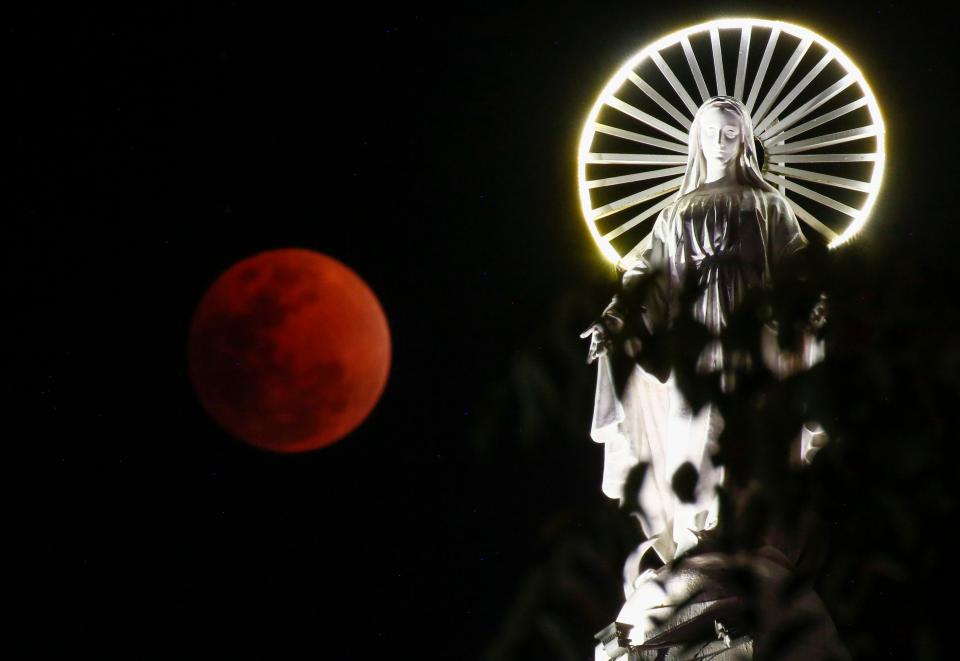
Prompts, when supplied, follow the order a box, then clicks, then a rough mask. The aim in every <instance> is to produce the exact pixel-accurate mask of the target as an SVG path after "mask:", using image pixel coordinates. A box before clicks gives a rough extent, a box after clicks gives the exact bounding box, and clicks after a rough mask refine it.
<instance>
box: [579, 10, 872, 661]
mask: <svg viewBox="0 0 960 661" xmlns="http://www.w3.org/2000/svg"><path fill="white" fill-rule="evenodd" d="M754 46H759V48H755V47H754ZM778 53H782V54H783V55H778ZM787 53H789V56H787V55H786V54H787ZM757 55H760V56H759V57H757ZM801 72H803V73H801ZM731 74H733V75H732V76H731ZM884 133H885V129H884V124H883V118H882V116H881V113H880V108H879V105H878V103H877V100H876V98H875V97H874V95H873V92H872V91H871V89H870V86H869V84H868V83H867V81H866V79H865V78H864V76H863V74H862V73H861V72H860V70H859V69H858V68H857V66H856V65H855V64H854V63H853V62H852V61H851V60H850V58H849V57H847V56H846V55H845V54H844V53H843V51H842V50H841V49H840V48H838V47H837V46H836V45H835V44H831V43H830V42H829V41H827V40H826V39H824V38H823V37H822V36H820V35H818V34H816V33H814V32H812V31H811V30H809V29H807V28H803V27H800V26H797V25H792V24H790V23H786V22H783V21H770V20H765V19H755V18H723V19H717V20H713V21H709V22H706V23H702V24H699V25H694V26H690V27H687V28H683V29H681V30H678V31H676V32H673V33H671V34H668V35H665V36H664V37H662V38H660V39H657V40H656V41H653V42H651V43H649V44H647V45H646V46H644V48H643V49H641V50H640V51H638V52H637V53H635V54H634V55H633V56H632V57H631V58H630V59H629V60H627V61H626V62H625V63H624V64H623V66H621V67H620V69H619V70H618V71H617V72H616V73H615V74H614V75H613V76H612V77H611V78H610V79H609V80H608V81H607V83H606V85H605V86H604V87H603V89H602V91H601V92H600V94H599V96H598V97H597V99H596V101H595V102H594V104H593V106H592V108H591V109H590V111H589V113H588V114H587V116H586V120H585V122H584V127H583V131H582V133H581V136H580V142H579V147H578V157H577V161H578V174H577V180H578V187H579V196H580V206H581V210H582V212H583V218H584V220H585V221H586V224H587V227H588V229H589V232H590V235H591V236H592V238H593V240H594V241H595V242H596V243H597V245H598V247H599V248H600V250H601V252H602V253H603V254H604V256H605V257H606V258H607V259H609V260H610V261H612V262H616V263H617V264H618V268H620V269H621V271H624V273H623V283H622V284H623V286H622V289H621V293H620V294H619V295H618V296H617V297H615V298H614V300H613V301H612V302H611V304H610V305H609V306H608V307H607V309H606V310H605V311H604V312H603V314H602V316H601V318H600V320H599V321H598V322H597V323H595V324H593V325H592V326H591V327H590V328H588V329H587V330H586V331H585V332H584V333H583V335H582V336H583V337H589V338H590V341H591V344H590V350H589V360H590V361H591V362H593V361H596V362H597V363H598V379H597V389H596V399H595V405H594V416H593V423H592V428H591V436H592V438H593V439H594V440H595V441H597V442H600V443H602V444H603V445H604V453H605V461H604V471H603V491H604V493H606V494H607V495H608V496H610V497H612V498H621V499H624V498H625V497H626V498H625V499H629V500H630V501H633V500H634V499H636V500H637V501H638V504H639V505H640V508H639V509H640V510H641V511H642V516H641V524H640V525H641V527H642V529H643V532H644V534H645V541H644V542H643V543H642V544H640V546H639V547H638V548H637V549H636V550H635V551H634V552H633V553H632V554H631V556H630V557H629V558H628V559H627V561H626V563H625V566H624V592H625V596H626V598H627V599H626V603H625V604H624V606H623V608H622V609H621V611H620V613H619V615H618V616H617V618H616V621H615V622H614V623H613V624H611V625H610V626H609V627H607V628H606V629H605V630H604V631H603V632H601V633H600V634H598V636H597V637H598V638H599V639H600V642H601V644H600V646H599V647H598V648H597V659H602V660H603V661H607V660H608V659H621V658H623V657H626V656H629V657H630V658H654V656H649V655H651V654H652V655H657V654H661V653H662V652H664V651H665V648H671V650H670V652H671V654H673V652H674V651H676V652H677V654H679V655H680V656H676V657H675V656H671V655H670V654H668V655H667V657H666V658H681V657H682V658H687V657H686V656H684V655H685V654H686V652H683V650H681V649H679V648H678V650H673V649H672V648H673V647H674V646H680V647H682V646H683V645H684V644H686V643H691V642H697V643H702V642H704V641H705V640H707V639H711V638H712V639H713V643H716V641H717V639H719V640H720V641H721V643H722V646H721V647H723V648H724V649H726V650H727V652H729V653H730V654H731V655H733V656H729V657H728V656H723V655H721V656H718V657H716V658H734V657H736V658H749V656H750V654H751V653H752V652H750V649H752V648H751V645H752V642H751V641H752V640H754V639H756V641H757V645H758V647H759V648H763V646H764V645H765V644H767V642H769V639H770V636H772V635H774V631H775V630H776V628H777V627H780V626H781V625H783V624H784V622H786V621H788V620H791V619H796V618H800V619H804V618H805V619H806V620H807V622H808V623H810V622H815V623H816V626H814V627H812V628H810V629H808V634H809V635H804V636H801V638H802V639H803V640H802V641H799V642H798V640H797V639H796V638H794V639H793V640H792V646H793V651H792V652H791V654H792V656H789V658H799V659H804V658H844V657H845V656H846V655H845V653H844V652H843V651H842V646H841V645H840V643H839V637H838V635H837V632H836V628H835V627H834V626H833V624H832V621H831V619H830V617H829V615H828V614H827V612H826V610H825V608H824V607H823V604H822V603H821V602H820V601H819V597H817V595H816V594H815V593H814V592H813V589H812V587H810V586H809V585H807V586H806V587H805V589H804V590H802V591H801V592H800V593H797V594H798V595H801V594H802V597H800V596H798V597H797V599H796V601H795V602H794V603H793V605H791V606H784V604H783V603H779V602H777V603H774V602H773V601H771V600H770V599H769V598H768V597H769V595H772V594H775V593H777V592H778V585H781V584H784V581H786V584H788V585H789V584H790V582H791V581H794V580H795V579H797V578H800V579H804V580H806V579H805V576H809V574H808V573H807V570H808V569H810V568H811V566H810V565H808V564H807V565H803V566H802V567H801V564H802V563H798V562H797V559H798V557H799V555H798V554H796V553H795V552H796V551H797V550H799V549H798V548H796V544H795V542H800V543H802V542H803V540H792V539H786V538H788V537H791V536H793V535H798V536H802V535H803V534H804V533H803V531H801V530H799V529H797V530H792V531H788V530H782V531H780V530H770V531H769V532H770V533H771V538H769V539H768V538H763V540H762V541H759V540H756V539H754V541H755V542H757V541H759V543H760V544H763V543H764V542H766V541H770V542H772V541H773V539H772V537H775V536H777V535H780V533H783V534H782V535H781V536H782V537H783V538H784V539H783V540H779V541H778V543H774V544H770V545H767V546H761V548H759V549H758V548H752V547H751V548H744V549H741V550H737V551H736V552H733V551H730V550H729V549H728V548H726V547H725V550H723V552H720V551H719V550H718V549H719V546H720V545H713V544H711V543H710V541H709V540H710V538H715V537H717V536H716V535H714V534H711V533H710V532H709V531H710V530H711V529H713V528H714V527H717V526H718V523H723V522H722V521H720V517H722V516H727V514H725V513H721V512H720V511H719V506H720V502H719V497H718V496H717V487H718V486H722V485H725V486H726V488H727V491H728V493H730V490H731V489H732V488H736V487H737V486H739V483H740V482H742V478H743V477H744V472H745V471H740V470H735V469H737V468H739V467H740V466H739V465H735V464H733V463H732V462H730V463H729V464H728V465H727V467H726V469H725V468H724V467H723V466H715V465H714V463H713V461H711V458H712V455H713V454H714V450H715V448H716V447H717V444H718V443H717V442H718V439H719V438H720V434H721V431H722V429H723V427H724V420H723V419H722V417H721V415H720V410H719V408H718V407H717V406H715V405H711V404H708V405H705V406H703V407H702V408H700V409H698V410H696V411H694V410H693V408H692V407H690V406H689V405H688V403H687V402H686V400H685V398H684V396H683V395H682V394H681V392H680V389H679V387H678V379H679V380H681V381H682V380H684V379H686V378H688V377H689V376H690V375H691V374H692V373H693V372H694V371H698V372H699V373H700V374H701V375H710V377H711V380H713V382H714V383H715V384H718V386H719V388H720V390H722V391H723V392H725V393H733V392H735V391H736V390H737V384H736V383H735V380H736V379H739V378H742V376H743V375H744V373H749V372H750V371H751V370H752V368H755V367H760V366H759V365H757V364H756V363H757V362H758V361H762V363H763V366H764V367H766V368H767V369H768V370H769V372H771V373H772V374H773V375H774V376H775V377H777V378H784V377H786V376H788V375H791V374H793V373H794V372H796V371H798V370H802V369H805V368H807V367H809V366H811V365H813V364H814V363H816V362H818V361H819V360H820V359H821V358H822V357H823V353H824V349H823V345H822V343H821V342H820V341H818V340H817V339H816V338H815V334H814V333H810V332H807V333H801V337H802V348H801V349H800V350H798V351H787V352H784V351H781V350H780V348H779V342H778V334H777V330H776V329H775V328H773V327H771V326H764V327H763V329H762V330H761V336H760V338H759V339H760V347H759V351H758V352H755V351H753V350H752V349H751V351H750V352H740V351H738V350H735V349H732V348H730V347H729V345H728V346H727V347H726V348H725V347H724V346H723V345H721V343H720V342H719V341H711V342H707V343H706V347H705V349H704V350H703V351H702V352H701V354H700V355H699V356H697V360H696V363H695V365H694V364H692V363H691V364H687V365H685V366H684V367H683V369H681V370H677V372H676V374H674V373H671V372H670V371H669V368H668V367H664V366H662V365H659V364H656V359H655V358H654V359H652V360H647V359H648V358H649V357H650V356H652V355H654V354H656V352H655V351H649V349H650V346H649V341H651V340H652V341H656V340H657V338H658V333H657V332H656V331H657V330H662V329H666V328H669V327H672V328H674V329H675V330H681V331H683V332H685V330H686V329H689V330H692V331H694V332H696V333H699V334H701V336H702V335H703V332H704V329H705V332H706V333H708V334H709V333H711V332H712V333H714V334H718V333H719V332H720V331H721V330H723V329H724V328H728V327H729V326H728V324H730V323H732V321H733V320H734V317H733V316H732V314H733V312H734V311H735V310H737V309H738V308H739V309H740V311H741V312H744V311H746V308H745V307H744V303H745V301H746V299H747V298H748V296H750V297H752V296H753V293H757V294H762V292H763V290H764V289H766V288H768V287H770V286H771V285H772V284H774V282H773V281H774V278H779V277H781V275H782V273H781V272H780V267H781V266H782V265H784V263H785V261H787V260H789V259H791V256H793V255H798V253H800V252H801V251H803V250H804V248H805V246H807V239H806V238H805V237H804V235H803V233H801V231H800V225H799V223H798V221H799V222H802V223H804V229H805V230H810V232H813V233H815V234H816V235H818V237H819V238H821V239H823V244H824V245H825V246H827V247H829V248H836V247H838V246H841V245H843V244H845V243H847V242H849V241H851V240H853V238H854V237H856V236H857V234H858V233H859V232H861V231H862V230H863V228H864V226H865V224H866V222H867V220H868V217H869V215H870V211H871V209H872V208H873V205H874V203H875V202H876V200H877V196H878V193H879V190H880V185H881V180H882V175H883V170H884V163H885V150H884ZM755 139H756V140H757V141H758V142H759V144H760V145H761V146H762V150H763V162H762V163H759V162H758V154H757V151H758V150H757V148H756V147H755V146H754V145H755V143H754V141H755ZM651 147H652V149H651ZM678 175H679V176H678ZM675 191H677V193H676V194H674V192H675ZM788 193H789V198H787V197H786V196H787V194H788ZM651 221H653V226H652V230H651V231H649V232H648V231H647V226H648V223H650V222H651ZM810 236H812V235H810ZM798 256H799V255H798ZM801 261H803V260H801ZM808 263H809V262H808ZM691 283H692V284H696V285H699V289H697V288H696V287H692V286H689V285H690V284H691ZM787 284H800V283H787ZM800 289H802V287H800ZM678 293H679V294H681V295H680V296H678ZM808 293H809V292H808ZM819 308H820V309H816V308H815V309H814V311H813V315H812V316H811V318H810V322H811V323H810V327H811V328H809V329H808V331H809V330H813V329H815V328H818V327H819V326H820V324H822V323H823V319H822V304H821V305H820V306H819ZM691 318H692V320H693V321H695V322H699V327H698V328H690V326H686V324H687V323H688V322H689V321H691ZM680 323H682V324H684V325H685V326H686V328H685V329H681V328H680V327H679V324H680ZM614 347H616V348H617V350H616V351H611V349H612V348H614ZM643 347H646V349H647V350H644V348H643ZM624 356H626V358H624ZM634 363H638V364H634ZM621 368H623V369H621ZM758 376H759V375H758ZM714 377H715V378H714ZM761 380H763V379H761ZM684 385H686V384H684ZM727 401H728V402H730V401H734V402H736V403H738V404H739V403H742V402H741V401H740V400H727ZM723 410H724V411H725V412H726V411H728V409H727V408H726V407H725V408H724V409H723ZM730 410H732V409H730ZM728 422H729V424H730V426H731V427H732V426H733V421H732V419H731V420H730V421H728ZM798 426H799V424H798ZM793 433H794V432H793V430H778V431H777V434H778V436H777V441H778V446H777V447H780V445H781V444H780V443H779V442H780V441H782V440H784V435H786V436H787V437H789V436H791V435H792V434H793ZM796 436H797V438H795V439H794V440H795V447H794V448H792V449H791V450H790V453H791V457H792V459H793V463H798V462H807V461H810V459H811V458H812V457H813V455H814V454H815V453H816V452H817V451H818V448H820V447H821V446H822V445H823V444H824V443H825V441H826V437H825V435H824V433H823V432H822V430H821V429H820V428H819V427H818V426H816V425H815V424H814V423H807V424H805V425H804V427H803V429H802V430H797V432H796ZM726 449H727V448H726V447H725V448H724V450H726ZM641 463H642V464H644V465H645V466H646V471H645V473H643V479H642V481H640V482H639V483H638V482H633V481H631V482H630V489H631V492H630V493H625V486H626V483H627V481H628V477H633V476H638V475H640V473H631V471H632V469H633V468H634V467H635V466H637V465H638V464H641ZM725 470H726V471H727V473H726V474H725ZM734 477H736V478H737V479H736V480H734V479H733V478H734ZM747 477H749V476H747ZM734 482H737V483H738V484H734ZM674 483H675V484H676V486H677V491H676V492H675V491H674V486H675V484H674ZM637 484H639V486H636V485H637ZM692 484H693V485H695V486H694V487H693V488H690V487H691V485H692ZM684 485H685V487H684ZM681 496H682V497H681ZM734 497H735V494H734ZM725 511H726V510H725ZM784 542H785V543H784ZM784 548H785V549H788V551H787V553H782V552H781V550H782V549H784ZM810 557H812V556H811V555H807V556H805V560H808V559H809V558H810ZM741 570H743V571H746V572H748V573H750V574H752V575H753V578H755V579H757V581H756V583H757V584H759V585H761V586H762V588H763V589H761V590H760V592H761V593H764V594H766V595H767V597H764V598H761V599H759V600H757V599H753V598H752V596H751V598H750V599H749V602H750V604H751V605H752V606H756V607H757V609H759V610H757V612H760V613H762V617H760V618H758V619H757V618H755V619H756V621H755V622H754V624H753V625H751V626H750V627H747V626H746V625H745V624H744V621H745V620H741V621H740V623H739V624H738V623H737V616H736V604H735V602H736V600H737V595H738V593H737V589H738V588H737V586H736V585H733V584H732V583H731V582H730V581H728V580H727V579H725V578H723V576H728V577H729V576H730V575H731V574H735V573H737V572H739V571H741ZM694 594H698V595H699V596H698V597H697V602H696V603H697V606H696V608H691V607H690V604H692V603H693V600H691V601H689V602H688V600H687V597H690V596H692V595H694ZM744 594H745V593H743V591H741V592H740V595H741V596H743V595H744ZM747 601H748V600H747V599H744V600H742V604H741V606H742V605H744V604H746V603H747ZM684 602H687V605H685V606H683V607H682V608H675V607H676V606H678V604H682V603H684ZM725 604H726V606H725ZM727 606H729V610H726V611H724V610H723V609H724V608H726V607H727ZM755 610H756V609H755ZM694 611H696V612H697V613H698V614H695V613H694ZM691 617H692V618H693V619H692V620H691V619H690V618H691ZM663 618H667V619H669V621H671V622H673V624H672V625H669V626H666V628H665V627H664V626H661V625H658V624H657V623H656V622H657V620H658V619H663ZM770 618H773V619H770ZM778 618H785V619H783V621H782V622H780V624H777V623H776V622H775V620H777V619H778ZM747 619H750V618H747ZM759 620H765V621H763V622H761V621H759ZM681 621H682V623H681V624H678V622H681ZM661 624H662V623H661ZM714 624H716V626H717V631H716V632H714V631H713V630H712V627H713V625H714ZM704 626H707V627H708V628H709V629H710V630H709V631H704V630H703V627H704ZM698 627H699V628H698ZM724 632H726V633H724ZM727 634H729V636H728V635H727ZM731 637H732V638H731ZM728 639H729V640H728ZM734 639H736V640H734ZM737 641H739V643H738V642H737ZM765 641H766V642H765ZM741 643H742V644H741ZM734 648H736V653H734V652H735V650H734ZM748 648H750V649H748ZM711 649H712V648H711ZM704 650H707V648H702V649H701V652H703V651H704ZM708 651H709V650H708ZM716 651H719V649H718V650H716ZM727 652H723V654H727ZM638 654H639V656H637V655H638ZM656 658H663V655H662V654H661V655H660V656H657V657H656ZM697 658H700V656H699V653H698V657H697ZM711 658H714V657H713V656H711ZM778 658H788V657H786V656H783V657H779V656H778Z"/></svg>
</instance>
